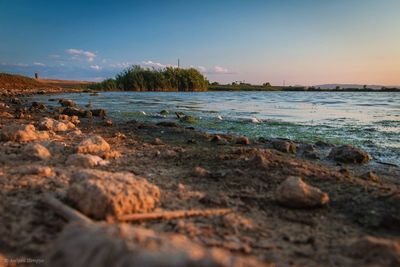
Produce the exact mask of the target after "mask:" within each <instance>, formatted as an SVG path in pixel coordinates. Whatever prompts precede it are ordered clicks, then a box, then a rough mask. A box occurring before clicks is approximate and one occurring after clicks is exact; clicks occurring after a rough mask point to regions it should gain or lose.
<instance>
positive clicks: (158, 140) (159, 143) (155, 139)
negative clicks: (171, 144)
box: [151, 137, 163, 146]
mask: <svg viewBox="0 0 400 267" xmlns="http://www.w3.org/2000/svg"><path fill="white" fill-rule="evenodd" d="M151 143H152V144H153V145H156V146H158V145H162V144H163V142H162V141H161V139H160V138H158V137H156V138H154V140H153V142H151Z"/></svg>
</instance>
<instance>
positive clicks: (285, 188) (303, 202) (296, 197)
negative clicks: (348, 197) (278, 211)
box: [275, 176, 329, 208]
mask: <svg viewBox="0 0 400 267" xmlns="http://www.w3.org/2000/svg"><path fill="white" fill-rule="evenodd" d="M275 197H276V200H277V201H278V203H280V204H281V205H283V206H286V207H289V208H313V207H318V206H322V205H325V204H327V203H328V202H329V196H328V194H327V193H324V192H322V191H321V190H320V189H319V188H316V187H313V186H310V185H308V184H306V183H305V182H303V181H302V179H301V178H299V177H293V176H291V177H288V178H287V179H286V180H285V181H284V182H283V183H281V184H280V185H279V187H278V188H277V190H276V194H275Z"/></svg>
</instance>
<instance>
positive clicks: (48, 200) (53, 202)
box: [43, 195, 92, 223]
mask: <svg viewBox="0 0 400 267" xmlns="http://www.w3.org/2000/svg"><path fill="white" fill-rule="evenodd" d="M43 203H44V204H46V205H47V206H48V207H49V208H51V209H52V210H53V211H54V212H56V213H57V214H58V215H60V216H62V217H63V218H65V219H66V220H68V221H73V222H81V223H91V222H92V220H91V219H89V218H88V217H86V216H85V215H83V214H82V213H80V212H79V211H77V210H75V209H73V208H71V207H69V206H67V205H65V204H64V203H62V202H61V201H60V200H58V199H57V198H55V197H53V196H51V195H45V196H44V197H43Z"/></svg>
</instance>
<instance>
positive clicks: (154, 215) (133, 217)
mask: <svg viewBox="0 0 400 267" xmlns="http://www.w3.org/2000/svg"><path fill="white" fill-rule="evenodd" d="M230 212H232V210H231V209H207V210H175V211H161V212H149V213H135V214H128V215H122V216H119V217H117V220H118V221H121V222H124V221H125V222H126V221H131V222H133V221H147V220H172V219H178V218H186V217H205V216H217V215H225V214H227V213H230Z"/></svg>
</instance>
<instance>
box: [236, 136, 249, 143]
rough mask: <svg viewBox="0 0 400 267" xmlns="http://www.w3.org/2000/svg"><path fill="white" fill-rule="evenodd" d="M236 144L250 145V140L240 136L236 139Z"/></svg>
mask: <svg viewBox="0 0 400 267" xmlns="http://www.w3.org/2000/svg"><path fill="white" fill-rule="evenodd" d="M236 144H238V145H250V139H249V138H247V137H246V136H240V137H238V138H237V139H236Z"/></svg>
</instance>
